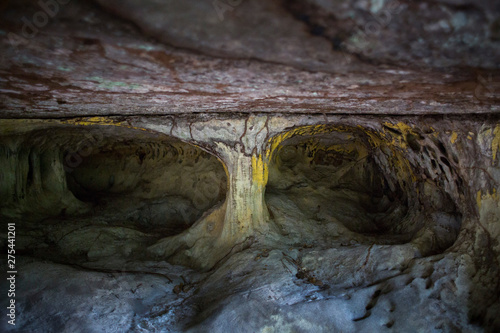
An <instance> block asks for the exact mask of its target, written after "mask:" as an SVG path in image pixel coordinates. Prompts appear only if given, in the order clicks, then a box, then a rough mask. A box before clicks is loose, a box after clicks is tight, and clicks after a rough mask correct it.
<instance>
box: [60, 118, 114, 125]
mask: <svg viewBox="0 0 500 333" xmlns="http://www.w3.org/2000/svg"><path fill="white" fill-rule="evenodd" d="M61 124H71V125H81V126H89V125H114V126H122V125H123V123H122V122H118V121H115V120H113V119H111V118H107V117H89V118H73V119H67V120H61Z"/></svg>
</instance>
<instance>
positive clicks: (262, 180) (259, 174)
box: [252, 154, 269, 187]
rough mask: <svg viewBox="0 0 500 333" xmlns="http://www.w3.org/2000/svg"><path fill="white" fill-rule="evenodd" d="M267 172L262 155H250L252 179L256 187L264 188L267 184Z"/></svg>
mask: <svg viewBox="0 0 500 333" xmlns="http://www.w3.org/2000/svg"><path fill="white" fill-rule="evenodd" d="M268 177H269V170H268V167H267V163H266V162H265V161H264V157H263V156H262V154H259V156H255V155H252V179H253V181H254V183H255V184H256V185H257V186H260V187H264V186H266V184H267V180H268Z"/></svg>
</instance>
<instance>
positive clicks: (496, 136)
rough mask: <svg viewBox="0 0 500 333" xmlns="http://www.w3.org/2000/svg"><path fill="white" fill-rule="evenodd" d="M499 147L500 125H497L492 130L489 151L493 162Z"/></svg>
mask: <svg viewBox="0 0 500 333" xmlns="http://www.w3.org/2000/svg"><path fill="white" fill-rule="evenodd" d="M499 149H500V125H497V126H496V127H495V129H494V130H493V140H491V153H492V154H493V162H495V160H496V158H497V151H498V150H499Z"/></svg>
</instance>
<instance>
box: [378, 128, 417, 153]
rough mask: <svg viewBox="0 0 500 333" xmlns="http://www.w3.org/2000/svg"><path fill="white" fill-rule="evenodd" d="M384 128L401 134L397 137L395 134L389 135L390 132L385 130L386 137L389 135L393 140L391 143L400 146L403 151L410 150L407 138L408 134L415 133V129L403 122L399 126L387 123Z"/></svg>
mask: <svg viewBox="0 0 500 333" xmlns="http://www.w3.org/2000/svg"><path fill="white" fill-rule="evenodd" d="M384 126H385V127H388V128H392V129H393V130H395V131H397V132H400V133H401V134H400V135H396V134H394V133H388V132H389V131H386V130H384V134H386V136H387V135H389V136H390V137H391V138H392V140H391V143H392V144H393V145H396V146H399V147H401V148H403V149H407V148H408V144H407V142H406V137H407V135H408V134H411V133H414V131H413V128H412V127H411V126H410V125H408V124H405V123H403V122H399V123H397V124H392V123H389V122H385V123H384Z"/></svg>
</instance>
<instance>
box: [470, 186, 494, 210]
mask: <svg viewBox="0 0 500 333" xmlns="http://www.w3.org/2000/svg"><path fill="white" fill-rule="evenodd" d="M484 200H494V201H497V202H500V196H499V195H498V192H497V190H496V188H494V189H493V190H492V191H491V193H490V192H489V191H488V192H486V193H485V194H482V193H481V190H479V191H477V194H476V203H477V207H478V208H479V209H481V203H482V201H484Z"/></svg>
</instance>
